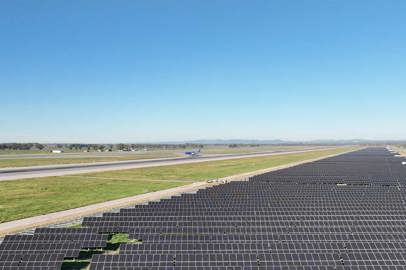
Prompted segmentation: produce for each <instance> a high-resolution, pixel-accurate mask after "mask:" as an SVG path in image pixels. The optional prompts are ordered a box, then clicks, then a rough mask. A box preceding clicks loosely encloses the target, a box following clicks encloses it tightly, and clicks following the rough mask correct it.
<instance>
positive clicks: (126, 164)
mask: <svg viewBox="0 0 406 270" xmlns="http://www.w3.org/2000/svg"><path fill="white" fill-rule="evenodd" d="M329 148H330V149H331V148H332V147H326V148H316V149H306V150H296V151H271V152H262V153H249V154H224V155H212V156H198V157H180V158H161V159H145V160H126V161H114V162H97V163H82V164H67V165H48V166H35V167H21V168H5V169H0V181H8V180H19V179H27V178H38V177H47V176H61V175H71V174H80V173H90V172H102V171H114V170H125V169H135V168H145V167H156V166H168V165H178V164H188V163H197V162H205V161H218V160H227V159H236V158H247V157H261V156H272V155H284V154H294V153H303V152H309V151H316V150H323V149H329Z"/></svg>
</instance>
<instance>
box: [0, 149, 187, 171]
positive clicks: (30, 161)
mask: <svg viewBox="0 0 406 270" xmlns="http://www.w3.org/2000/svg"><path fill="white" fill-rule="evenodd" d="M177 156H179V155H178V154H176V153H151V154H139V155H136V154H134V155H123V156H111V157H109V156H106V157H56V158H10V159H0V168H9V167H26V166H44V165H59V164H75V163H93V162H109V161H124V160H138V159H153V158H169V157H177Z"/></svg>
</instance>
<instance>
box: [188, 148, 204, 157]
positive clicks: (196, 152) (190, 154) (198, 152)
mask: <svg viewBox="0 0 406 270" xmlns="http://www.w3.org/2000/svg"><path fill="white" fill-rule="evenodd" d="M185 155H187V156H189V157H197V156H200V149H199V150H197V151H194V150H193V151H187V152H185Z"/></svg>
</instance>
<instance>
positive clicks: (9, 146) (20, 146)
mask: <svg viewBox="0 0 406 270" xmlns="http://www.w3.org/2000/svg"><path fill="white" fill-rule="evenodd" d="M203 147H204V145H202V144H123V143H119V144H83V143H70V144H63V143H58V144H40V143H1V144H0V150H44V151H46V150H52V149H69V150H72V151H73V150H76V151H112V150H121V151H130V150H144V149H148V150H150V149H186V148H203Z"/></svg>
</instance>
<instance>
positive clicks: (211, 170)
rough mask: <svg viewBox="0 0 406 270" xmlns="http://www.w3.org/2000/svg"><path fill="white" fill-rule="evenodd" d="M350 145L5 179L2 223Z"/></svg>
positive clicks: (0, 213) (0, 187)
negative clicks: (176, 163)
mask: <svg viewBox="0 0 406 270" xmlns="http://www.w3.org/2000/svg"><path fill="white" fill-rule="evenodd" d="M350 149H353V148H349V147H346V148H345V147H344V148H339V149H330V150H319V151H312V152H305V153H297V154H286V155H276V156H268V157H255V158H244V159H231V160H223V161H211V162H200V163H194V164H183V165H174V166H161V167H152V168H140V169H131V170H123V171H111V172H100V173H89V174H81V175H75V176H56V177H45V178H37V179H30V180H18V181H3V182H0V190H1V196H0V222H6V221H11V220H15V219H21V218H26V217H32V216H37V215H40V214H46V213H51V212H56V211H61V210H66V209H71V208H76V207H80V206H85V205H89V204H94V203H98V202H104V201H108V200H113V199H118V198H124V197H129V196H133V195H137V194H142V193H147V192H152V191H157V190H162V189H167V188H172V187H176V186H181V185H185V184H189V183H192V182H195V181H202V180H208V179H215V178H221V177H226V176H229V175H234V174H239V173H244V172H250V171H254V170H259V169H265V168H271V167H275V166H279V165H284V164H288V163H293V162H299V161H303V160H308V159H314V158H319V157H322V156H326V155H332V154H338V153H342V152H344V151H348V150H350ZM156 180H159V181H156ZM164 180H165V181H164Z"/></svg>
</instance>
